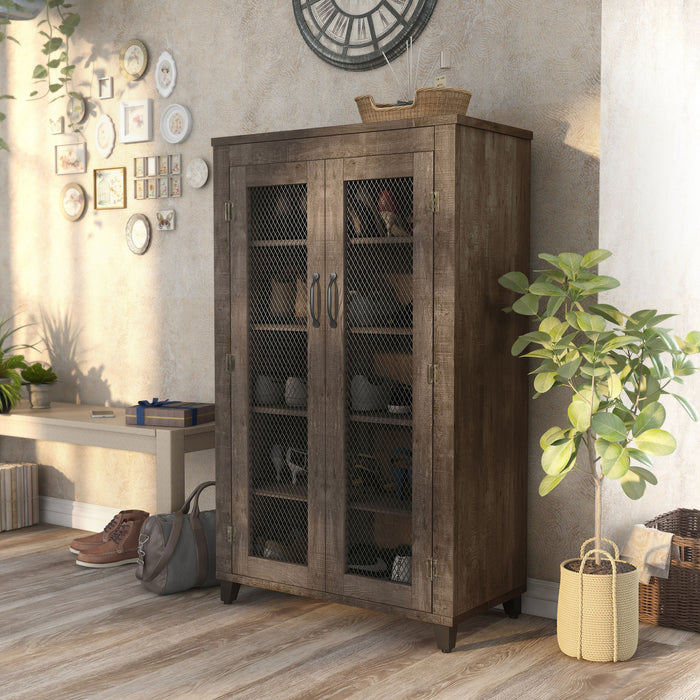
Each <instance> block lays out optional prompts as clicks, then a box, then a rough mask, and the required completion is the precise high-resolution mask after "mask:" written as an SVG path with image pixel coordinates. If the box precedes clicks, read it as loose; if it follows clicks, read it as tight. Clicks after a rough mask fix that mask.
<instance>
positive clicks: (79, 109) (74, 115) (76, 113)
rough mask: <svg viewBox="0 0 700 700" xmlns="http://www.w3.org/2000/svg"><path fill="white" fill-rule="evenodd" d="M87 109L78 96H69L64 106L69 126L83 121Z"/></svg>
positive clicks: (83, 101)
mask: <svg viewBox="0 0 700 700" xmlns="http://www.w3.org/2000/svg"><path fill="white" fill-rule="evenodd" d="M86 112H87V108H86V106H85V100H84V99H83V98H82V97H80V96H78V95H71V96H70V97H69V98H68V104H67V105H66V116H67V117H68V122H69V123H70V124H80V122H81V121H83V119H85V113H86Z"/></svg>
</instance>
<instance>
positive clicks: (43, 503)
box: [39, 496, 118, 532]
mask: <svg viewBox="0 0 700 700" xmlns="http://www.w3.org/2000/svg"><path fill="white" fill-rule="evenodd" d="M117 512H118V509H115V508H109V507H107V506H96V505H92V504H91V503H80V502H79V501H68V500H66V499H64V498H53V497H51V496H39V519H40V522H42V523H49V524H50V525H61V526H63V527H74V528H76V529H77V530H89V531H90V532H100V531H102V530H103V529H104V526H105V525H106V524H107V523H108V522H109V521H110V520H111V519H112V517H113V516H114V515H115V514H116V513H117Z"/></svg>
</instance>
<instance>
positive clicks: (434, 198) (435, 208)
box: [430, 191, 440, 214]
mask: <svg viewBox="0 0 700 700" xmlns="http://www.w3.org/2000/svg"><path fill="white" fill-rule="evenodd" d="M430 211H431V212H433V214H436V213H437V212H439V211H440V193H439V192H437V191H433V192H431V193H430Z"/></svg>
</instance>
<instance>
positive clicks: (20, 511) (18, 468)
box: [0, 463, 39, 532]
mask: <svg viewBox="0 0 700 700" xmlns="http://www.w3.org/2000/svg"><path fill="white" fill-rule="evenodd" d="M38 522H39V465H38V464H30V463H22V464H0V532H4V531H5V530H16V529H18V528H20V527H28V526H29V525H36V524H37V523H38Z"/></svg>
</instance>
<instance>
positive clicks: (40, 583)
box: [0, 525, 700, 700]
mask: <svg viewBox="0 0 700 700" xmlns="http://www.w3.org/2000/svg"><path fill="white" fill-rule="evenodd" d="M80 534H83V533H81V532H79V531H76V530H70V529H67V528H60V527H55V526H51V525H38V526H35V527H31V528H25V529H23V530H17V531H14V532H6V533H2V534H0V698H2V699H3V700H9V699H12V700H14V699H15V698H17V699H19V698H31V699H32V700H41V699H42V698H51V699H52V700H58V699H60V698H70V700H76V699H78V698H110V699H111V698H119V699H120V700H121V699H124V698H144V699H145V698H148V699H149V700H157V699H158V698H168V699H173V698H196V699H197V700H206V699H208V698H255V699H256V700H260V699H261V698H275V699H277V698H304V699H308V698H489V699H490V698H502V699H508V698H514V699H515V698H517V699H518V700H523V699H529V698H533V699H534V698H537V700H541V699H547V698H552V699H554V698H556V699H557V700H561V699H562V698H615V699H619V700H622V699H623V698H624V699H627V698H652V699H654V700H656V699H661V698H668V699H669V700H686V699H687V700H698V698H700V634H694V633H691V632H681V631H678V630H670V629H665V628H661V627H652V626H643V628H642V630H641V639H640V644H639V649H638V651H637V653H636V655H635V656H634V657H633V659H631V660H630V661H628V662H625V663H620V664H595V663H590V662H586V661H576V660H575V659H570V658H568V657H566V656H564V655H563V654H561V652H559V650H558V647H557V641H556V628H555V622H554V621H553V620H547V619H544V618H538V617H532V616H528V615H522V616H521V617H520V618H519V619H518V620H510V619H508V618H506V617H505V616H503V615H502V614H500V613H497V612H495V611H494V612H491V613H488V614H485V615H480V616H478V617H475V618H473V619H471V620H469V621H467V622H465V623H463V624H462V625H461V626H460V630H459V635H458V637H457V647H456V649H455V651H454V652H453V653H451V654H443V653H441V652H439V651H438V650H437V648H436V647H435V641H434V638H433V633H432V629H431V627H430V626H429V625H426V624H423V623H419V622H414V621H411V620H404V619H400V618H397V617H392V616H390V615H385V614H382V613H376V612H371V611H368V610H361V609H357V608H351V607H347V606H343V605H336V604H329V603H321V602H316V601H311V600H305V599H302V598H295V597H292V596H287V595H283V594H280V593H272V592H268V591H262V590H256V589H251V588H246V587H243V588H242V589H241V593H240V595H239V598H238V601H237V602H236V603H234V604H233V605H230V606H225V605H223V603H221V602H220V600H219V597H218V589H217V588H210V589H205V590H197V591H189V592H187V593H182V594H177V595H173V596H157V595H155V594H152V593H149V592H148V591H146V590H144V589H143V588H142V586H141V584H140V582H139V581H137V580H136V578H135V577H134V567H133V565H128V566H121V567H116V568H113V569H103V570H95V569H85V568H82V567H79V566H76V565H75V563H74V557H73V556H72V555H71V554H70V553H69V552H68V549H67V545H68V542H70V540H71V539H72V538H73V537H75V536H76V535H80Z"/></svg>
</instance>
